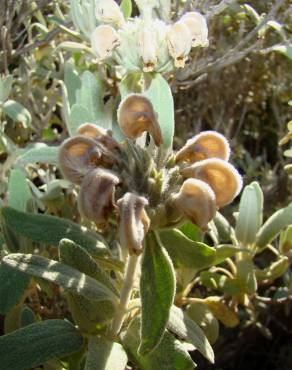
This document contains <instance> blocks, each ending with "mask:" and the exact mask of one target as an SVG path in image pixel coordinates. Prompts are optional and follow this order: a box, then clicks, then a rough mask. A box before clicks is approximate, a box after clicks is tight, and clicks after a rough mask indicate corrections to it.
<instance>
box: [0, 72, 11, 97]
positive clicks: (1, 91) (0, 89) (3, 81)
mask: <svg viewBox="0 0 292 370" xmlns="http://www.w3.org/2000/svg"><path fill="white" fill-rule="evenodd" d="M12 84H13V77H12V76H11V75H8V76H6V77H4V78H0V103H4V102H5V101H6V100H7V99H8V97H9V95H10V92H11V88H12Z"/></svg>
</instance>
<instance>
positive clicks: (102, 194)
mask: <svg viewBox="0 0 292 370" xmlns="http://www.w3.org/2000/svg"><path fill="white" fill-rule="evenodd" d="M119 182H120V179H119V177H118V176H117V175H116V174H115V173H114V172H113V171H111V170H106V169H103V168H96V169H94V170H92V171H90V172H88V173H87V175H86V176H85V177H84V179H83V181H82V183H81V188H80V193H79V198H78V206H79V211H80V213H81V215H82V216H84V217H86V218H87V219H89V220H90V221H94V222H95V223H96V224H97V225H98V226H101V227H102V226H104V225H105V224H106V222H107V220H108V216H109V214H110V212H111V211H112V209H113V205H114V193H115V186H116V185H117V184H118V183H119Z"/></svg>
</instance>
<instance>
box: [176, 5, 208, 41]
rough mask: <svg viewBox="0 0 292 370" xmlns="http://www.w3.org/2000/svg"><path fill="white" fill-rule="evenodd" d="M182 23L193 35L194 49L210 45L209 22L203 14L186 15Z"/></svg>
mask: <svg viewBox="0 0 292 370" xmlns="http://www.w3.org/2000/svg"><path fill="white" fill-rule="evenodd" d="M181 22H183V23H184V24H185V25H186V26H187V27H188V29H189V31H190V33H191V36H192V46H193V47H196V46H202V47H206V46H208V45H209V40H208V26H207V21H206V18H205V17H204V16H203V15H202V14H200V13H198V12H189V13H186V14H184V15H183V16H182V18H181Z"/></svg>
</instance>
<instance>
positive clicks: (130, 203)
mask: <svg viewBox="0 0 292 370" xmlns="http://www.w3.org/2000/svg"><path fill="white" fill-rule="evenodd" d="M147 205H148V201H147V199H146V198H144V197H142V196H139V195H136V194H134V193H126V194H125V195H124V196H123V198H121V199H119V200H118V202H117V206H118V214H119V239H120V243H121V246H122V247H123V248H125V249H126V250H128V251H129V254H136V255H139V254H141V253H142V251H143V241H144V237H145V235H146V233H147V232H148V229H149V225H150V220H149V218H148V216H147V213H146V211H145V207H146V206H147Z"/></svg>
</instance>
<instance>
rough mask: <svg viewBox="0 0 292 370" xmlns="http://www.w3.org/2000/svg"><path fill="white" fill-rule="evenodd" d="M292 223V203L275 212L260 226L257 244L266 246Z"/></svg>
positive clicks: (261, 246) (260, 246)
mask: <svg viewBox="0 0 292 370" xmlns="http://www.w3.org/2000/svg"><path fill="white" fill-rule="evenodd" d="M291 224H292V203H291V204H290V205H289V206H288V207H285V208H282V209H280V210H279V211H277V212H275V213H274V214H273V215H272V216H271V217H270V218H269V219H268V220H267V221H266V222H265V223H264V224H263V226H262V227H261V228H260V230H259V232H258V234H257V238H256V246H257V247H259V248H263V247H266V246H267V245H268V244H270V243H271V242H272V241H273V240H274V239H275V238H276V237H277V236H278V235H279V234H280V232H281V230H282V229H284V228H285V227H287V226H289V225H291Z"/></svg>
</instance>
